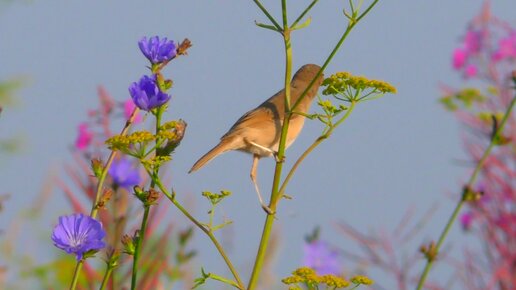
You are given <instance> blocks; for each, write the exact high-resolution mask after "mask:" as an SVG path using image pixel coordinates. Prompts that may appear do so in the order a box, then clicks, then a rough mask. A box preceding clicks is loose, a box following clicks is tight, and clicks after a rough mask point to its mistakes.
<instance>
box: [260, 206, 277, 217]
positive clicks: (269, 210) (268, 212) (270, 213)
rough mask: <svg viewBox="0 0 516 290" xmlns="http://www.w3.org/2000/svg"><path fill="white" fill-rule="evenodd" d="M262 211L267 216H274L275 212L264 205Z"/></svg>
mask: <svg viewBox="0 0 516 290" xmlns="http://www.w3.org/2000/svg"><path fill="white" fill-rule="evenodd" d="M262 209H263V210H264V211H265V212H266V213H267V214H268V215H274V214H275V212H274V211H273V210H272V209H271V208H270V207H268V206H266V205H265V204H262Z"/></svg>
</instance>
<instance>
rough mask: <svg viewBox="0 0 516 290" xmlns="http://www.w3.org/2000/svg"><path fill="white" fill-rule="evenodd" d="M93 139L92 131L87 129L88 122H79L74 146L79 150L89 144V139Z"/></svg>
mask: <svg viewBox="0 0 516 290" xmlns="http://www.w3.org/2000/svg"><path fill="white" fill-rule="evenodd" d="M92 139H93V133H92V132H91V131H90V130H89V128H88V124H86V123H81V124H80V125H79V135H78V136H77V139H76V140H75V148H77V149H79V150H84V149H86V147H88V145H90V143H91V140H92Z"/></svg>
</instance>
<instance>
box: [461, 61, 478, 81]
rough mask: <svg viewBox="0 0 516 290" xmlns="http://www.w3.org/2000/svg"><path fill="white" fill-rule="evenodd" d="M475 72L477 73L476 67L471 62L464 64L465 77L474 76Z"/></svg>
mask: <svg viewBox="0 0 516 290" xmlns="http://www.w3.org/2000/svg"><path fill="white" fill-rule="evenodd" d="M477 73H478V69H477V67H476V66H475V65H473V64H468V66H466V68H465V69H464V75H465V76H466V78H472V77H474V76H476V75H477Z"/></svg>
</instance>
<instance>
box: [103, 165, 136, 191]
mask: <svg viewBox="0 0 516 290" xmlns="http://www.w3.org/2000/svg"><path fill="white" fill-rule="evenodd" d="M108 173H109V175H110V176H111V178H113V182H114V183H115V184H116V185H117V186H120V187H124V188H131V187H133V186H135V185H137V184H138V183H140V173H139V172H138V169H136V168H134V167H133V165H132V163H131V161H129V159H126V158H121V159H119V160H114V161H113V164H111V167H110V168H109V171H108Z"/></svg>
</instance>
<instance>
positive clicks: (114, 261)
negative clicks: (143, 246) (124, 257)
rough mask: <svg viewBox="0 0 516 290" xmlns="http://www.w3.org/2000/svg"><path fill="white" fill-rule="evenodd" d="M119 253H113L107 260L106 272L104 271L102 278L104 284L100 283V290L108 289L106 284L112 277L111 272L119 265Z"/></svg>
mask: <svg viewBox="0 0 516 290" xmlns="http://www.w3.org/2000/svg"><path fill="white" fill-rule="evenodd" d="M117 260H118V255H115V254H113V255H112V256H111V258H110V260H109V261H108V262H107V268H106V273H104V278H102V284H101V285H100V288H99V290H104V289H106V286H107V284H108V282H109V278H110V277H111V273H113V269H115V267H116V265H117Z"/></svg>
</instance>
